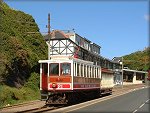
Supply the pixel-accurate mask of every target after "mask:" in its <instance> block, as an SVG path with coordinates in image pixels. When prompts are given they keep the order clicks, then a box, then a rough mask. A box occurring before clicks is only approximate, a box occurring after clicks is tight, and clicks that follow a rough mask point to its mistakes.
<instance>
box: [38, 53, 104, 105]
mask: <svg viewBox="0 0 150 113" xmlns="http://www.w3.org/2000/svg"><path fill="white" fill-rule="evenodd" d="M39 63H40V90H41V97H42V99H46V100H47V104H51V103H57V102H58V101H57V102H55V100H54V98H53V97H55V99H56V98H59V100H61V99H60V98H62V100H61V101H59V102H58V104H59V103H66V102H68V98H72V97H74V94H75V93H79V92H81V91H85V92H86V91H91V90H93V91H94V90H95V91H97V92H99V91H100V82H101V79H100V78H101V68H100V66H96V65H93V62H90V61H84V60H81V59H76V58H73V57H68V56H54V57H51V59H50V60H40V61H39ZM57 96H58V97H57ZM74 98H75V97H74Z"/></svg>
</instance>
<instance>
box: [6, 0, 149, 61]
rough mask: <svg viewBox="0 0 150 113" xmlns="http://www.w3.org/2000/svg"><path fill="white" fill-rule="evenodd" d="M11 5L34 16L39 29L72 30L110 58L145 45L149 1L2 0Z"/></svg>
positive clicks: (45, 30)
mask: <svg viewBox="0 0 150 113" xmlns="http://www.w3.org/2000/svg"><path fill="white" fill-rule="evenodd" d="M4 1H5V2H6V3H7V4H8V5H9V6H10V7H12V8H13V9H16V10H21V11H23V12H25V13H27V14H30V15H32V16H33V18H34V19H35V20H36V22H37V24H38V26H39V28H40V31H41V32H47V28H46V27H45V26H46V25H47V15H48V13H50V14H51V27H52V29H60V30H71V29H75V32H76V33H78V34H79V35H81V36H83V37H86V38H87V39H89V40H91V41H92V42H94V43H96V44H98V45H100V46H101V47H102V48H101V55H102V56H104V57H106V58H110V59H112V58H113V57H115V56H122V55H126V54H130V53H132V52H135V51H138V50H143V49H144V48H145V47H147V46H148V39H149V34H148V25H149V24H148V22H149V20H148V18H147V17H148V15H149V14H148V9H149V6H148V0H143V1H142V0H141V1H139V0H138V1H135V0H134V1H129V0H126V1H125V0H124V1H121V0H120V1H119V0H118V1H115V0H113V1H111V0H109V1H106V2H105V1H104V0H103V1H101V0H99V1H96V0H95V1H92V0H91V1H90V0H87V1H75V0H73V1H72V2H69V1H68V0H62V1H60V0H59V1H57V2H56V1H54V0H52V1H49V0H44V1H42V0H31V1H30V0H20V1H17V0H15V1H11V0H4Z"/></svg>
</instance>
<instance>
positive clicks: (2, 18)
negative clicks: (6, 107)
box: [0, 2, 47, 105]
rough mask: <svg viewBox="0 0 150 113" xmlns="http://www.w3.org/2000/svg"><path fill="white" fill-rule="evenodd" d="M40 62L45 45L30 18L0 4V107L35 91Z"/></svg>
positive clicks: (37, 83)
mask: <svg viewBox="0 0 150 113" xmlns="http://www.w3.org/2000/svg"><path fill="white" fill-rule="evenodd" d="M31 32H32V33H31ZM39 59H47V46H46V43H45V41H44V40H43V37H42V35H41V34H40V33H39V28H38V26H37V24H36V23H35V20H34V19H33V17H32V16H31V15H28V14H25V13H24V12H21V11H17V10H14V9H11V8H10V7H9V6H8V5H7V4H5V3H4V2H0V105H2V104H7V103H10V102H12V100H13V101H15V100H21V99H24V98H26V99H24V100H27V97H25V96H27V95H28V94H27V93H29V95H30V93H31V92H34V91H32V90H38V85H39V64H38V60H39ZM25 88H27V89H25ZM27 91H31V92H27ZM32 96H36V95H32ZM32 96H31V97H30V98H31V99H32Z"/></svg>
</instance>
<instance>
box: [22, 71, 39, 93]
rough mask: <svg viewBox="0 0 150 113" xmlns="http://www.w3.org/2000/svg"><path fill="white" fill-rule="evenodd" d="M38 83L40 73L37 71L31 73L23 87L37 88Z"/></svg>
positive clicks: (36, 89)
mask: <svg viewBox="0 0 150 113" xmlns="http://www.w3.org/2000/svg"><path fill="white" fill-rule="evenodd" d="M39 84H40V75H39V74H38V73H35V72H34V73H31V76H30V78H29V79H28V81H27V82H26V83H25V85H24V87H27V88H31V89H33V90H35V91H38V90H39Z"/></svg>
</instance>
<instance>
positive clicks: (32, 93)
mask: <svg viewBox="0 0 150 113" xmlns="http://www.w3.org/2000/svg"><path fill="white" fill-rule="evenodd" d="M0 97H1V98H0V107H2V106H6V105H8V104H9V105H12V104H16V103H20V102H24V101H31V100H36V99H39V98H40V92H39V90H32V89H30V88H28V87H22V88H21V89H17V88H12V87H9V86H6V85H0Z"/></svg>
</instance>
